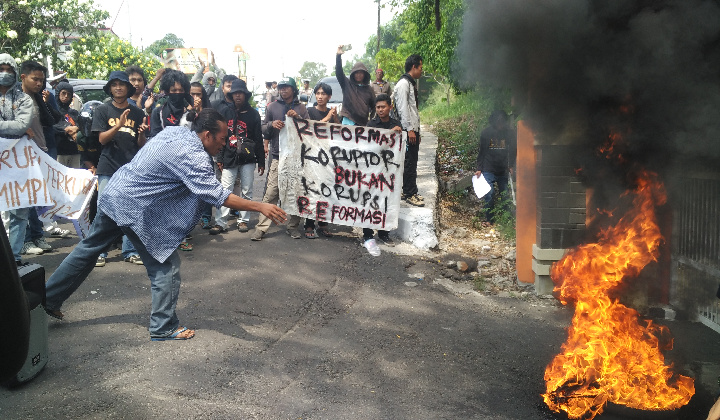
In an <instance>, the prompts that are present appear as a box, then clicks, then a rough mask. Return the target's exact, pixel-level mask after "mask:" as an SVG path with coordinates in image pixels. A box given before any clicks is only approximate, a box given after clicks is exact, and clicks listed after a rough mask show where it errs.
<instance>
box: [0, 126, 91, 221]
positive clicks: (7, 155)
mask: <svg viewBox="0 0 720 420" xmlns="http://www.w3.org/2000/svg"><path fill="white" fill-rule="evenodd" d="M96 183H97V178H96V177H95V176H94V175H93V174H92V173H91V172H90V171H87V170H85V169H71V168H68V167H66V166H63V165H61V164H59V163H58V162H57V161H56V160H55V159H52V158H51V157H50V156H48V155H47V154H46V153H45V152H43V151H42V150H41V149H40V148H39V147H38V146H37V145H36V144H35V142H33V141H31V140H29V139H28V138H27V137H23V138H21V139H12V140H11V139H3V138H0V210H3V211H4V210H13V209H19V208H24V207H37V208H38V209H39V210H38V216H40V218H42V219H46V220H47V219H52V218H53V217H65V218H68V219H74V220H78V219H79V218H80V217H81V215H82V213H83V210H85V207H86V206H87V203H88V202H89V201H90V199H91V198H92V193H93V191H94V190H95V187H96Z"/></svg>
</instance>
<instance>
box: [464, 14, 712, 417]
mask: <svg viewBox="0 0 720 420" xmlns="http://www.w3.org/2000/svg"><path fill="white" fill-rule="evenodd" d="M467 8H468V10H467V12H466V14H465V17H464V22H463V33H462V36H461V42H460V45H459V47H458V52H459V56H460V57H461V64H462V69H464V70H463V71H465V75H466V80H467V81H468V83H469V84H472V83H477V82H478V81H480V82H481V83H487V84H492V85H494V86H496V87H505V88H510V89H512V93H513V97H514V99H515V104H516V105H517V106H518V107H519V108H520V110H521V113H522V116H523V120H525V123H526V124H527V126H528V127H530V128H531V130H532V131H533V133H534V134H535V138H536V141H537V142H538V143H539V144H541V145H554V144H558V145H563V146H577V147H578V149H583V150H584V152H582V153H584V154H585V155H584V156H573V158H574V159H576V161H575V162H573V163H578V164H579V165H578V166H582V171H581V174H580V175H579V176H580V177H581V178H582V179H583V180H584V181H585V183H586V185H587V186H588V187H590V188H592V189H593V192H594V194H593V204H595V205H598V207H600V208H598V209H597V211H595V209H593V211H594V212H595V213H596V214H594V215H593V217H594V218H595V220H594V221H593V225H594V226H592V227H591V229H589V231H592V232H594V233H596V238H595V239H593V240H591V241H588V242H589V243H587V244H585V245H581V246H578V247H575V248H574V249H573V250H572V251H570V252H569V253H568V254H566V256H565V257H564V258H563V259H562V260H560V261H559V262H558V263H556V264H555V265H554V266H553V268H552V272H551V277H552V279H553V282H554V283H555V286H556V287H555V292H556V293H558V295H559V299H560V300H561V302H562V303H563V304H572V305H574V307H575V315H574V317H573V321H572V326H571V327H570V329H569V337H568V340H567V342H566V343H565V344H564V345H563V346H562V352H561V353H560V354H559V355H557V356H556V357H555V359H554V360H553V361H552V362H551V363H550V365H549V366H548V367H547V369H546V372H545V381H546V393H545V394H544V399H545V402H546V404H547V405H548V406H549V407H550V408H551V409H553V410H555V411H559V410H564V411H566V412H567V413H568V415H569V417H570V418H573V419H577V418H583V419H591V418H593V417H595V416H596V415H597V414H599V413H601V412H602V411H603V408H604V407H605V405H606V404H607V403H616V404H619V405H624V406H627V407H631V408H636V409H641V410H671V409H675V408H678V407H681V406H683V405H685V404H687V403H688V401H689V400H690V398H691V397H692V396H693V394H694V392H695V390H694V384H693V381H692V379H690V378H688V377H686V376H682V375H678V374H674V373H673V372H672V370H671V369H672V367H671V366H666V365H665V362H664V357H663V355H662V351H663V350H667V349H668V348H669V347H668V346H667V345H665V344H664V343H663V342H662V340H660V339H659V337H661V336H663V335H667V331H666V330H667V329H666V328H664V327H661V326H657V325H655V324H653V323H652V322H650V321H640V319H639V315H638V313H637V311H636V310H634V309H632V308H629V307H627V306H625V305H623V304H621V303H620V293H621V288H622V282H623V281H629V280H631V279H634V278H636V277H637V276H638V275H639V274H640V273H641V271H642V270H643V268H644V267H645V266H646V265H648V264H649V263H652V262H654V261H657V260H658V255H659V253H660V251H659V250H660V248H661V247H662V246H663V245H664V239H663V237H662V235H661V230H660V228H659V226H658V222H657V211H658V210H657V208H658V207H659V206H663V205H664V204H665V203H666V201H667V200H668V198H667V195H668V194H669V195H670V196H671V197H672V200H673V201H679V200H678V198H679V197H682V196H683V194H685V193H686V190H685V189H684V188H683V185H682V184H681V183H680V182H678V181H677V180H678V179H681V177H680V176H677V175H678V174H683V173H684V172H686V171H687V169H688V166H690V167H698V166H704V167H715V168H717V167H718V163H720V119H718V118H717V115H716V114H717V110H718V109H720V83H719V80H720V78H719V76H718V74H719V73H718V68H720V1H718V0H629V1H607V0H548V1H530V2H528V1H527V0H486V1H482V2H468V6H467ZM598 150H600V151H601V153H600V155H598V154H597V151H598ZM663 179H665V180H669V181H672V183H670V184H668V185H667V192H666V186H665V185H664V184H663V182H662V180H663ZM620 191H625V192H624V193H621V192H620ZM618 196H621V197H620V198H618ZM623 201H625V202H627V203H626V204H627V205H626V206H621V205H619V203H622V202H623ZM598 226H602V228H598V229H595V228H596V227H598ZM670 346H671V344H670Z"/></svg>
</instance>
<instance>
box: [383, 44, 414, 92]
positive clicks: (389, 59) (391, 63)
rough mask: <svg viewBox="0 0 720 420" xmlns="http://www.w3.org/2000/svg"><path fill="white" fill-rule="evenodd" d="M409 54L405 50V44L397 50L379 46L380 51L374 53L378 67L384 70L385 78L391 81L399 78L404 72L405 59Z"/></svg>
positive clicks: (393, 81)
mask: <svg viewBox="0 0 720 420" xmlns="http://www.w3.org/2000/svg"><path fill="white" fill-rule="evenodd" d="M408 55H410V53H409V52H407V45H403V46H402V47H401V48H399V49H398V50H391V49H388V48H381V49H380V52H378V53H377V54H376V55H375V60H377V63H378V67H379V68H381V69H383V71H384V72H385V80H387V81H390V82H392V83H395V82H397V81H398V80H400V77H401V76H402V75H403V74H404V73H405V59H406V58H407V56H408Z"/></svg>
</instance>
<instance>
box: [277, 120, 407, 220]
mask: <svg viewBox="0 0 720 420" xmlns="http://www.w3.org/2000/svg"><path fill="white" fill-rule="evenodd" d="M404 160H405V135H404V134H403V133H401V132H398V131H392V130H384V129H379V128H371V127H363V126H351V125H340V124H330V123H325V122H320V121H311V120H303V119H294V118H289V117H288V118H286V119H285V128H283V129H282V130H281V131H280V161H279V162H278V173H279V189H280V200H281V202H282V206H283V210H285V211H286V212H287V213H288V214H293V215H296V216H300V217H307V218H310V219H315V220H319V221H324V222H329V223H334V224H338V225H350V226H359V227H366V228H370V229H382V230H392V229H395V228H397V224H398V210H399V208H400V193H401V192H402V175H403V162H404Z"/></svg>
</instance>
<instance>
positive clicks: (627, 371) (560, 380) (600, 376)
mask: <svg viewBox="0 0 720 420" xmlns="http://www.w3.org/2000/svg"><path fill="white" fill-rule="evenodd" d="M628 194H633V199H632V203H633V206H632V208H631V209H630V210H629V211H628V213H627V214H625V215H624V216H623V217H622V218H621V219H620V221H619V222H618V224H617V225H616V226H614V227H611V228H608V229H605V230H603V231H602V232H601V233H600V237H599V239H598V241H597V243H591V244H586V245H582V246H579V247H577V248H575V249H574V250H572V251H571V252H569V253H568V254H566V255H565V256H564V257H563V258H562V259H561V260H560V261H558V262H557V263H556V264H554V265H553V267H552V272H551V277H552V279H553V282H555V284H556V287H555V292H556V293H559V299H560V301H561V302H562V303H563V304H564V305H566V304H568V302H571V301H572V302H575V315H574V316H573V320H572V326H571V327H570V328H569V330H568V340H567V341H566V342H565V343H564V344H563V346H562V352H561V353H560V354H558V355H557V356H555V358H554V359H553V361H552V362H551V363H550V364H549V365H548V367H547V368H546V369H545V382H546V393H545V394H544V395H543V397H544V399H545V403H546V404H547V405H548V407H550V409H552V410H553V411H557V412H559V411H560V410H563V411H566V412H567V413H568V416H569V417H570V418H571V419H579V418H583V419H592V418H594V417H595V416H596V415H598V414H600V413H602V411H603V408H604V406H605V404H606V403H607V402H612V403H615V404H620V405H625V406H628V407H631V408H636V409H641V410H671V409H675V408H678V407H681V406H683V405H685V404H687V403H688V401H689V400H690V397H692V395H693V394H694V393H695V388H694V384H693V380H692V379H691V378H689V377H686V376H682V375H675V376H674V375H673V373H672V372H671V366H666V365H665V363H664V358H663V355H662V353H661V352H660V350H661V348H660V343H659V340H658V337H657V335H658V334H659V333H661V332H662V330H663V328H664V327H659V326H656V325H654V324H652V322H650V321H647V322H646V325H643V324H641V323H640V322H639V321H638V313H637V311H635V310H634V309H632V308H628V307H626V306H624V305H622V304H621V303H620V302H618V300H617V299H613V298H612V297H611V296H610V294H609V293H610V292H611V291H612V290H613V289H615V288H616V287H617V286H619V285H620V283H621V282H622V281H623V279H625V278H627V277H635V276H637V275H638V274H639V273H640V271H642V269H643V268H644V267H645V266H646V265H647V264H648V263H650V262H651V261H656V260H657V256H658V247H659V246H660V244H661V243H662V241H663V237H662V235H661V234H660V228H659V226H658V224H657V221H656V216H655V207H656V206H657V205H662V204H664V203H665V200H666V196H665V189H664V186H663V184H662V182H660V181H659V179H658V176H657V174H654V173H652V172H649V171H645V172H642V173H640V174H639V176H638V179H637V188H635V189H634V190H633V191H627V192H626V193H625V195H628Z"/></svg>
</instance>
